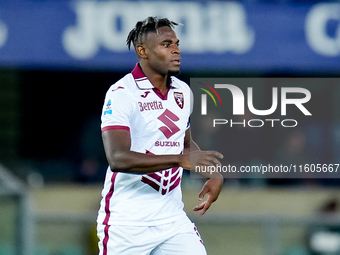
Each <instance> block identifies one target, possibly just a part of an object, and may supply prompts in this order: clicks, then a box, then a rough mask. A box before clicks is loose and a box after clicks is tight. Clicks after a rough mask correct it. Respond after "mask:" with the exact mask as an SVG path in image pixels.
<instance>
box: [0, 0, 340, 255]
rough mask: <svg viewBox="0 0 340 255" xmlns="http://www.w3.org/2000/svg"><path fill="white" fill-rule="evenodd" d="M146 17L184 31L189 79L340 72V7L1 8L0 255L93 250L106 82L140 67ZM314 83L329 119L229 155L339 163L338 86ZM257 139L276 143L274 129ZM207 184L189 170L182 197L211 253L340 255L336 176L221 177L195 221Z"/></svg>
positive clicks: (9, 4)
mask: <svg viewBox="0 0 340 255" xmlns="http://www.w3.org/2000/svg"><path fill="white" fill-rule="evenodd" d="M150 15H153V16H159V17H168V18H169V19H172V20H174V21H178V22H181V23H182V24H184V26H183V27H180V28H179V29H178V31H177V34H178V37H179V38H180V40H181V45H180V46H181V50H182V56H183V57H182V58H183V61H182V73H181V74H180V78H181V79H182V80H184V81H186V82H187V83H189V82H190V77H262V78H266V77H334V78H337V77H339V75H340V2H338V1H327V2H324V1H303V0H281V1H280V0H276V1H274V0H262V1H261V0H244V1H80V0H79V1H69V0H1V2H0V255H2V254H4V255H14V254H15V255H17V254H18V255H71V254H72V255H92V254H97V251H96V235H95V229H94V227H95V219H96V213H97V209H98V206H99V201H100V191H101V188H102V183H103V178H104V174H105V170H106V160H105V155H104V152H103V148H102V144H101V134H100V113H101V107H102V104H103V99H104V95H105V92H106V90H107V88H108V87H109V86H110V85H111V84H112V83H114V82H115V81H117V80H118V79H119V78H121V77H122V76H123V75H125V74H126V73H127V72H129V71H131V69H132V68H133V67H134V64H135V62H136V57H135V54H134V52H133V51H130V52H129V51H128V50H127V47H126V45H125V39H126V36H127V34H128V32H129V30H130V29H131V28H132V27H133V26H134V25H135V23H136V21H137V20H141V19H144V18H145V17H147V16H150ZM317 88H318V90H316V94H317V95H318V100H317V103H318V104H321V105H323V106H325V107H326V109H328V110H329V111H328V113H327V114H319V115H318V117H317V118H316V119H315V122H313V123H310V125H305V127H306V128H305V129H302V130H298V131H297V132H294V133H292V134H287V136H286V137H281V139H280V143H277V144H276V146H270V147H269V148H266V149H263V148H262V145H261V146H254V143H255V141H252V140H247V137H248V136H243V135H241V137H243V140H244V142H245V144H246V145H247V146H244V147H242V148H235V147H233V140H231V142H230V148H229V149H230V150H229V153H230V154H228V155H226V156H227V157H228V156H229V157H231V158H234V159H235V160H237V162H239V163H243V164H248V163H249V162H251V161H252V160H255V159H254V157H255V155H256V157H257V158H256V160H261V162H267V163H269V162H271V160H273V155H278V157H279V158H281V159H282V158H284V157H286V160H287V161H289V160H290V159H291V158H294V160H297V161H296V162H299V160H301V159H304V160H306V159H308V160H311V161H313V160H314V159H315V157H321V158H322V162H325V163H327V162H328V163H339V158H340V112H339V109H340V100H339V99H340V86H332V87H327V86H324V87H323V86H320V87H317ZM265 96H266V95H265V94H263V95H262V97H265ZM313 107H314V108H313V109H317V107H318V105H317V104H315V105H313ZM236 135H237V134H236ZM238 135H240V134H238ZM255 135H256V136H257V135H258V134H255ZM276 135H277V136H280V134H276ZM281 135H282V134H281ZM257 137H258V136H257ZM260 137H262V139H263V140H262V141H264V144H270V141H272V139H273V134H271V135H270V136H267V134H266V133H261V134H260ZM194 138H195V139H196V140H199V144H200V145H201V146H202V147H209V143H208V142H209V141H206V140H204V139H203V138H202V137H199V134H194ZM274 138H275V137H274ZM276 138H277V137H276ZM236 141H237V140H236ZM236 141H235V139H234V142H236ZM253 142H254V143H253ZM287 146H288V147H287ZM291 146H293V147H291ZM294 146H295V147H294ZM260 147H261V148H260ZM285 148H286V149H287V148H288V151H285ZM289 148H290V149H291V150H289ZM259 151H260V152H261V153H259ZM284 153H286V154H284ZM270 155H271V156H270ZM287 155H288V156H287ZM201 184H202V183H201V180H197V179H192V178H189V177H188V176H185V178H184V179H183V183H182V186H183V190H184V192H183V193H184V202H185V204H186V207H185V208H186V211H187V212H188V214H189V216H190V217H191V218H192V219H193V220H194V221H195V222H196V224H197V226H198V227H199V230H200V232H201V235H202V236H203V239H204V241H205V244H206V247H207V250H208V253H209V254H210V255H217V254H230V255H243V254H254V255H308V254H328V255H330V254H340V232H339V231H340V218H339V214H338V210H339V202H340V198H339V194H340V191H339V185H340V181H339V180H338V179H331V180H330V179H320V180H319V179H314V180H299V179H296V180H287V179H275V180H268V179H242V180H238V179H231V180H226V182H225V189H224V190H223V193H222V194H221V196H220V199H219V200H218V202H216V203H215V204H214V205H213V207H212V208H211V209H210V211H209V214H207V215H206V216H204V217H202V218H198V217H197V214H194V213H192V208H193V207H194V205H196V203H197V202H198V201H197V199H196V198H197V194H198V192H199V189H200V187H201Z"/></svg>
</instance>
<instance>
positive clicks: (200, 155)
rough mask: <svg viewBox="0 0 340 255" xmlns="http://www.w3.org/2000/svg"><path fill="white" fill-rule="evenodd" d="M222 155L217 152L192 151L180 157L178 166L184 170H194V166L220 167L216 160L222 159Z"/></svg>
mask: <svg viewBox="0 0 340 255" xmlns="http://www.w3.org/2000/svg"><path fill="white" fill-rule="evenodd" d="M222 158H223V155H222V154H221V153H219V152H217V151H200V150H196V151H192V152H190V153H188V154H185V155H182V161H181V163H180V165H181V166H182V167H183V168H184V169H188V170H192V171H194V170H195V167H196V166H216V165H219V166H221V162H220V161H219V160H218V159H222Z"/></svg>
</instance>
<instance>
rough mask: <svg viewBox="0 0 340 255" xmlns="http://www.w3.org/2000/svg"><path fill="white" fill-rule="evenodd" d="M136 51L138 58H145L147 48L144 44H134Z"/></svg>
mask: <svg viewBox="0 0 340 255" xmlns="http://www.w3.org/2000/svg"><path fill="white" fill-rule="evenodd" d="M136 53H137V56H138V58H147V57H148V55H147V49H146V47H145V45H144V44H137V45H136Z"/></svg>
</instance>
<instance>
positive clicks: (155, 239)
mask: <svg viewBox="0 0 340 255" xmlns="http://www.w3.org/2000/svg"><path fill="white" fill-rule="evenodd" d="M176 25H177V23H175V22H172V21H169V20H168V19H165V18H164V19H157V18H155V17H149V18H147V19H145V20H144V21H139V22H137V24H136V26H135V28H134V29H132V31H131V32H130V34H129V35H128V38H127V44H128V47H129V49H130V46H131V44H133V46H134V49H135V51H136V54H137V57H138V63H137V64H136V66H135V68H134V69H133V70H132V72H131V73H129V74H127V75H126V76H125V77H123V78H122V79H121V80H119V81H118V82H116V83H115V84H114V85H112V86H111V87H110V89H109V90H108V92H107V94H106V98H105V102H104V106H103V112H102V125H101V128H102V137H103V143H104V148H105V153H106V157H107V160H108V162H109V167H108V169H107V173H106V178H105V184H104V188H103V191H102V196H103V198H102V200H101V206H100V209H99V213H98V219H97V222H98V227H97V230H98V237H99V239H100V241H99V249H100V255H148V254H151V255H203V254H206V250H205V247H204V245H203V242H202V240H201V238H200V235H199V233H198V232H197V229H196V227H195V226H194V224H193V223H192V222H191V221H190V220H189V219H188V217H187V215H186V213H185V212H184V210H183V202H182V192H181V188H180V182H181V178H182V171H183V168H185V169H189V170H194V166H196V165H199V166H204V165H208V166H209V165H216V164H219V165H220V162H219V160H218V159H219V158H222V157H223V156H222V155H221V154H220V153H218V152H216V151H200V150H199V148H198V146H197V145H196V144H195V143H194V142H193V141H192V139H191V136H190V127H189V115H190V113H191V109H192V106H191V103H190V96H191V91H190V88H189V86H188V85H187V84H186V83H184V82H182V81H180V80H179V79H177V78H176V77H174V76H173V75H177V74H178V73H179V71H180V65H181V56H180V53H181V52H180V50H179V48H178V45H179V40H178V38H177V37H176V34H175V32H174V30H173V28H174V26H176ZM190 146H191V149H190ZM201 175H203V173H201ZM207 177H208V180H207V181H206V182H205V184H204V186H203V188H202V190H201V192H200V193H199V200H202V199H203V198H204V196H205V195H208V198H207V200H206V201H204V202H202V203H201V204H199V205H197V206H196V207H195V208H194V210H195V211H199V210H201V213H200V215H203V214H204V213H205V212H206V211H207V210H208V208H209V207H210V205H211V203H212V202H214V201H215V200H216V199H217V197H218V195H219V193H220V191H221V188H222V184H223V178H222V176H221V175H220V174H219V173H212V174H208V175H207Z"/></svg>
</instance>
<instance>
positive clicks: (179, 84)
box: [171, 76, 190, 91]
mask: <svg viewBox="0 0 340 255" xmlns="http://www.w3.org/2000/svg"><path fill="white" fill-rule="evenodd" d="M171 79H172V84H173V85H174V87H178V88H180V89H182V90H184V91H190V87H189V85H188V84H187V83H186V82H184V81H182V80H180V79H178V78H177V77H175V76H172V77H171Z"/></svg>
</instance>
